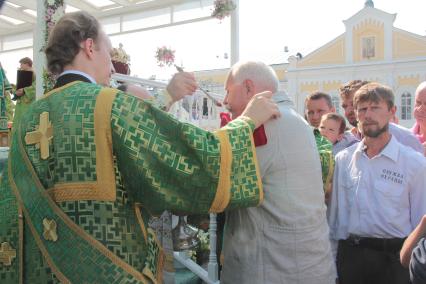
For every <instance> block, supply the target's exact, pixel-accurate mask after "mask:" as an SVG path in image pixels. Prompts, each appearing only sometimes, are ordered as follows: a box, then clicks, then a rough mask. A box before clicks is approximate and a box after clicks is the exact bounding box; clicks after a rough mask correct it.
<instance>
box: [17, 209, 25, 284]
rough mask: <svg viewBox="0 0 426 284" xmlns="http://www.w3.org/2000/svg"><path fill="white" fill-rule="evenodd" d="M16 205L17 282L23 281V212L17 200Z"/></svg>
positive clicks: (21, 283)
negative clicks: (17, 242) (17, 238)
mask: <svg viewBox="0 0 426 284" xmlns="http://www.w3.org/2000/svg"><path fill="white" fill-rule="evenodd" d="M17 203H18V204H17V206H18V230H19V247H18V253H19V255H18V257H19V284H23V283H24V212H22V207H21V204H19V202H17Z"/></svg>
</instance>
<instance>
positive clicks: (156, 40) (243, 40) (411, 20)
mask: <svg viewBox="0 0 426 284" xmlns="http://www.w3.org/2000/svg"><path fill="white" fill-rule="evenodd" d="M364 2H365V1H364V0H325V1H320V0H297V1H289V0H262V1H254V0H239V2H238V5H239V9H240V16H239V17H240V59H241V60H260V61H264V62H265V63H267V64H276V63H283V62H287V58H288V57H289V56H290V55H294V54H296V53H297V52H300V53H301V54H302V55H304V56H306V55H307V54H309V53H310V52H312V51H314V50H315V49H317V48H319V47H321V46H322V45H324V44H326V43H327V42H329V41H331V40H333V39H334V38H336V37H337V36H339V35H341V34H342V33H344V31H345V28H344V24H343V20H346V19H348V18H350V17H351V16H353V15H354V14H356V13H357V12H358V11H359V10H361V9H362V8H363V7H364ZM374 4H375V7H376V8H378V9H380V10H383V11H385V12H388V13H392V14H393V13H397V17H396V20H395V23H394V26H395V27H397V28H401V29H404V30H407V31H409V32H413V33H417V34H420V35H426V17H425V16H424V13H425V12H424V11H426V1H424V0H405V1H397V0H374ZM206 9H207V8H206ZM229 30H230V21H229V18H226V19H225V20H223V21H218V20H217V19H212V20H208V21H203V22H200V23H195V24H188V25H183V26H177V27H171V28H166V29H161V30H159V29H156V30H151V31H147V32H142V33H137V34H126V35H121V36H112V37H111V41H112V44H113V46H115V47H118V45H119V43H122V44H123V45H124V49H125V50H126V51H127V53H129V54H130V56H131V70H132V75H135V76H139V77H143V78H148V77H150V76H151V75H156V77H157V78H159V79H167V78H169V77H170V75H171V74H172V73H174V72H175V69H174V68H173V67H158V66H157V63H156V60H155V58H154V55H155V50H156V48H157V47H160V46H163V45H166V46H168V47H170V48H172V49H173V50H175V51H176V63H177V64H178V65H181V66H183V67H184V68H185V70H189V71H198V70H210V69H218V68H227V67H229V66H230V58H229V54H230V33H229ZM285 46H287V47H288V52H284V47H285ZM30 52H31V50H21V51H19V52H14V53H13V54H12V53H3V54H1V53H0V61H1V62H2V63H3V66H4V67H5V69H6V71H8V77H9V78H10V81H11V82H14V78H15V76H14V74H11V73H15V70H16V68H17V67H18V63H17V62H18V60H19V59H20V58H22V57H23V56H30V57H32V56H31V54H29V53H30ZM225 53H227V54H228V58H225V56H224V55H225Z"/></svg>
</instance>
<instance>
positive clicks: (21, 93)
mask: <svg viewBox="0 0 426 284" xmlns="http://www.w3.org/2000/svg"><path fill="white" fill-rule="evenodd" d="M19 64H20V67H19V70H23V71H32V72H33V80H32V84H31V85H30V86H26V87H24V88H20V89H18V90H16V92H15V98H16V107H15V114H14V116H13V123H15V124H16V123H18V121H19V120H20V119H21V117H22V116H23V115H24V113H26V112H27V111H28V109H29V106H30V105H31V103H33V102H34V101H35V98H36V85H35V84H36V81H35V75H34V71H33V61H32V60H31V58H29V57H24V58H22V59H21V60H19ZM18 72H19V71H18Z"/></svg>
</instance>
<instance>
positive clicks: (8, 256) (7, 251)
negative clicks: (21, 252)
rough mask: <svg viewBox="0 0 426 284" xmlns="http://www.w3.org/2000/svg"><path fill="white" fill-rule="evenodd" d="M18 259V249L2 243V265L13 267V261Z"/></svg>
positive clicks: (0, 259)
mask: <svg viewBox="0 0 426 284" xmlns="http://www.w3.org/2000/svg"><path fill="white" fill-rule="evenodd" d="M15 257H16V249H14V248H12V247H11V246H10V244H9V243H8V242H4V243H1V246H0V263H2V264H3V265H5V266H11V265H12V260H13V259H14V258H15Z"/></svg>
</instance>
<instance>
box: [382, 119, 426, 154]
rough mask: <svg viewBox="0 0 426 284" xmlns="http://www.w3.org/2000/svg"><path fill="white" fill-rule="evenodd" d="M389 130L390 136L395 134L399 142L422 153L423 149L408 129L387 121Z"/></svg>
mask: <svg viewBox="0 0 426 284" xmlns="http://www.w3.org/2000/svg"><path fill="white" fill-rule="evenodd" d="M389 132H390V134H392V136H395V138H396V140H398V142H399V143H401V144H402V145H405V146H408V147H411V148H413V149H414V150H416V151H417V152H419V153H420V154H422V155H423V153H424V151H425V149H424V148H423V146H422V144H421V143H420V141H419V139H417V137H416V136H415V135H414V134H413V132H411V130H410V129H408V128H406V127H404V126H401V125H399V124H395V123H389Z"/></svg>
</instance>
